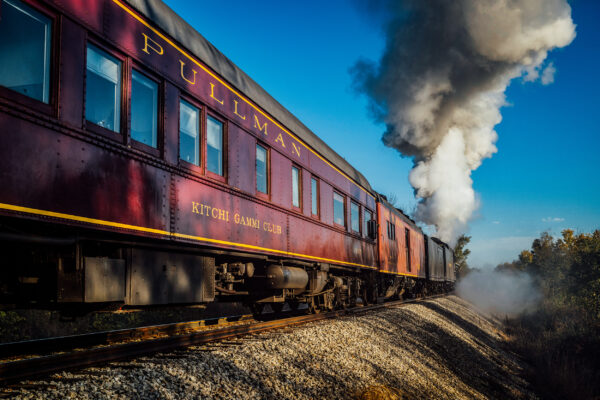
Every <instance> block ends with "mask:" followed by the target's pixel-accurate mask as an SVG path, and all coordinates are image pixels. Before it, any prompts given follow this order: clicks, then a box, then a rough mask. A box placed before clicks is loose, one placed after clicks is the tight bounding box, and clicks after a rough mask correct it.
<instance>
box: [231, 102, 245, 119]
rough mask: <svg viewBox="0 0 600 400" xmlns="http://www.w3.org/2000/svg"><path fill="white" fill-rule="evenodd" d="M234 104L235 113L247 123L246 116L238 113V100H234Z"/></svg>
mask: <svg viewBox="0 0 600 400" xmlns="http://www.w3.org/2000/svg"><path fill="white" fill-rule="evenodd" d="M233 104H234V107H233V108H234V110H233V113H234V114H235V115H237V116H238V117H240V118H241V119H243V120H244V121H245V120H246V116H245V115H240V114H239V113H238V102H237V100H233Z"/></svg>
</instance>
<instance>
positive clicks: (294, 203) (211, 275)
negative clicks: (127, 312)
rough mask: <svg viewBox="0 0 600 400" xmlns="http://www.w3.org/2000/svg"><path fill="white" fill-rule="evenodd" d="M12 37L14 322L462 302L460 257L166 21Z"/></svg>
mask: <svg viewBox="0 0 600 400" xmlns="http://www.w3.org/2000/svg"><path fill="white" fill-rule="evenodd" d="M0 37H2V41H1V42H0V177H1V181H0V182H1V190H0V249H1V252H0V260H1V265H2V267H1V268H0V303H1V304H3V305H15V304H17V305H28V306H43V307H48V306H50V307H54V306H57V307H60V306H68V305H73V304H76V305H113V306H114V305H120V306H134V307H143V306H159V305H176V304H179V305H186V304H192V305H193V304H207V303H211V302H215V301H217V302H227V301H240V302H244V303H245V304H248V305H250V306H252V307H253V308H254V309H256V310H260V309H261V308H262V307H264V306H265V305H267V304H268V305H270V307H271V308H273V309H275V310H277V309H281V308H282V307H283V305H284V304H288V305H289V306H290V307H291V308H296V307H299V306H300V305H301V304H305V305H306V307H307V308H308V309H309V310H311V311H313V312H319V311H321V310H332V309H336V308H340V307H347V306H352V305H355V304H357V302H363V303H372V302H380V301H383V300H384V299H386V298H392V297H403V296H418V295H422V294H426V293H433V292H442V291H447V290H449V289H451V288H452V286H453V284H454V282H455V279H456V277H455V272H454V270H455V269H454V255H453V251H452V249H451V248H450V247H449V246H448V244H446V243H444V242H442V241H441V240H439V239H437V238H434V237H430V236H428V235H426V234H424V233H423V231H422V230H421V229H420V228H419V227H418V226H417V224H416V223H415V221H413V220H412V219H411V218H409V216H408V215H407V214H405V213H404V212H403V211H402V210H400V209H398V208H396V207H394V206H393V205H392V204H390V203H389V202H388V201H387V199H386V197H385V196H383V195H381V194H379V193H377V192H376V191H375V190H374V189H373V188H372V187H371V185H370V184H369V182H368V180H367V179H366V178H365V177H364V176H363V175H362V174H361V173H360V172H359V171H357V170H356V169H355V168H354V167H352V166H351V165H350V164H349V163H348V162H347V161H346V160H345V159H344V158H342V157H341V156H340V155H338V154H337V153H336V152H335V151H333V150H332V149H331V148H330V147H329V146H328V145H327V144H325V142H323V141H322V140H321V139H320V138H319V137H318V136H317V135H316V134H314V133H313V132H312V131H310V130H309V129H308V128H307V127H306V126H305V125H304V124H302V122H300V121H299V120H298V119H297V118H296V117H295V116H294V115H292V114H291V113H290V112H289V111H288V110H286V109H285V108H284V107H283V106H282V105H280V104H279V103H278V102H277V101H276V100H275V99H274V98H272V97H271V96H270V95H269V94H268V93H267V92H266V91H265V90H264V89H263V88H261V87H260V86H259V85H258V84H257V83H255V82H254V81H253V80H252V79H251V78H250V77H249V76H248V75H246V74H245V73H244V72H243V71H242V70H241V69H240V68H238V67H237V66H236V65H235V64H234V63H233V62H231V61H230V60H229V59H228V58H227V57H226V56H224V55H223V54H222V53H221V52H220V51H218V50H217V49H216V48H215V47H214V46H213V45H212V44H211V43H209V42H208V41H207V40H206V39H205V38H204V37H202V36H201V35H200V34H199V33H198V32H197V31H196V30H194V28H192V27H191V26H190V25H189V24H188V23H186V22H185V21H184V20H183V19H182V18H181V17H180V16H178V15H177V14H176V13H175V12H173V11H172V10H171V9H170V8H169V7H168V6H166V5H165V4H164V3H162V2H160V1H145V0H90V1H86V2H81V1H79V0H0Z"/></svg>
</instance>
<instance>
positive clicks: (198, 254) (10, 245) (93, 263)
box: [0, 218, 378, 312]
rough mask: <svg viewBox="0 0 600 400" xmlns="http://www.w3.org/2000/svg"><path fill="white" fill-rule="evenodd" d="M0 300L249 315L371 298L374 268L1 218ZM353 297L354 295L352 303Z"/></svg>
mask: <svg viewBox="0 0 600 400" xmlns="http://www.w3.org/2000/svg"><path fill="white" fill-rule="evenodd" d="M0 254H2V256H1V257H0V263H1V268H0V303H1V304H3V305H19V306H26V307H34V308H36V307H41V308H45V307H51V308H65V307H74V306H77V307H80V308H81V307H83V308H85V307H86V306H87V307H88V308H90V309H102V308H107V309H114V308H115V307H117V308H120V307H143V306H156V305H171V304H179V305H181V304H202V303H209V302H213V301H215V300H216V301H219V302H227V301H238V302H243V303H246V304H247V305H249V306H251V307H252V308H253V309H254V310H255V312H260V311H261V310H262V308H263V307H264V306H265V305H267V304H269V305H270V307H271V308H272V309H273V310H275V311H278V310H281V309H282V308H283V306H284V304H286V303H287V304H288V305H289V307H290V308H291V309H295V308H298V307H299V306H300V304H303V303H304V304H306V306H307V307H308V309H309V310H310V311H312V312H319V311H321V310H323V311H325V310H333V309H339V308H344V307H348V306H353V305H355V304H356V303H357V301H363V302H367V301H368V302H371V301H375V300H376V299H377V297H378V294H377V292H376V291H374V287H375V285H376V278H375V276H376V275H375V274H376V273H375V272H374V271H363V270H361V269H359V268H354V267H352V268H349V267H341V266H335V265H330V264H327V263H311V262H306V261H300V260H294V259H281V258H276V257H272V256H266V255H260V254H248V253H238V252H235V251H225V250H217V249H214V248H200V247H198V246H192V245H187V246H182V245H175V244H174V243H170V242H166V241H164V240H162V241H157V240H150V239H148V240H140V239H139V238H135V237H131V236H125V235H117V234H114V233H99V232H98V231H96V230H82V229H76V228H70V227H65V226H59V225H56V224H51V223H46V224H43V223H42V224H41V223H39V222H33V221H26V220H17V219H12V218H2V219H0ZM359 299H361V300H359Z"/></svg>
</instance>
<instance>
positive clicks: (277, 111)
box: [126, 0, 374, 194]
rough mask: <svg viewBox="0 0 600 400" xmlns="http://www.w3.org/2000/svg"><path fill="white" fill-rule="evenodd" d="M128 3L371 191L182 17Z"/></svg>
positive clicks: (139, 1) (136, 0)
mask: <svg viewBox="0 0 600 400" xmlns="http://www.w3.org/2000/svg"><path fill="white" fill-rule="evenodd" d="M126 1H127V3H129V4H130V5H131V6H132V7H134V8H135V9H136V10H137V11H139V12H140V13H141V14H142V15H144V16H145V17H146V18H148V19H150V20H151V21H153V22H154V23H155V24H156V26H157V27H158V28H160V29H162V30H163V31H164V32H165V33H167V34H168V35H169V36H171V37H172V38H174V39H175V40H177V41H178V42H179V43H181V44H182V45H183V46H185V47H186V48H187V49H188V50H189V51H191V52H192V53H193V54H194V55H195V56H196V57H198V59H200V60H201V61H203V62H204V63H206V64H207V65H208V66H209V67H210V68H212V69H213V70H214V71H215V72H217V73H218V74H219V75H221V76H222V77H223V78H225V79H226V80H227V81H229V83H231V84H232V85H233V86H235V87H236V89H238V90H239V91H241V92H242V93H244V94H245V95H246V96H248V98H250V99H251V100H252V101H254V102H255V103H256V104H257V105H259V106H260V107H261V108H263V109H264V110H265V111H266V112H268V113H269V114H271V115H272V116H273V117H274V118H276V119H277V120H278V121H279V122H280V123H282V124H283V125H285V126H286V127H287V128H288V129H289V130H291V131H292V132H293V133H294V134H296V135H297V136H298V137H299V138H300V139H302V140H303V141H304V142H305V143H306V144H307V145H309V146H310V147H312V148H313V149H314V150H315V151H317V152H318V153H320V154H321V155H322V156H323V157H324V158H326V159H327V160H329V161H330V162H331V163H333V164H334V165H335V166H336V167H337V168H339V169H340V170H341V171H343V172H344V173H345V174H346V175H348V176H349V177H350V178H352V179H353V180H354V181H356V182H357V183H358V184H360V185H361V186H362V187H363V188H365V189H367V190H369V191H370V192H371V193H372V194H374V192H373V189H372V188H371V185H370V184H369V181H367V179H366V178H365V177H364V176H363V175H362V174H361V173H360V172H358V171H357V170H356V169H355V168H354V167H352V166H351V165H350V164H349V163H348V162H347V161H346V160H345V159H344V158H342V157H341V156H340V155H339V154H337V153H336V152H335V151H333V150H332V149H331V147H329V146H328V145H327V144H325V142H323V140H321V139H320V138H319V137H318V136H317V135H315V134H314V133H313V132H312V131H311V130H310V129H308V128H307V127H306V126H305V125H304V124H303V123H302V122H300V120H298V118H296V117H295V116H294V115H293V114H292V113H291V112H289V111H288V110H287V109H286V108H285V107H283V106H282V105H281V104H279V102H278V101H277V100H275V99H274V98H273V97H271V95H269V94H268V93H267V92H266V91H265V90H264V89H263V88H262V87H260V85H258V84H257V83H256V82H254V80H253V79H252V78H250V77H249V76H248V75H247V74H246V73H245V72H244V71H242V70H241V69H240V68H238V66H237V65H235V64H234V63H233V62H232V61H231V60H229V59H228V58H227V57H225V55H223V53H221V52H220V51H219V50H217V48H216V47H215V46H213V45H212V44H211V43H210V42H209V41H208V40H206V39H205V38H204V37H203V36H202V35H201V34H200V33H198V32H197V31H196V30H195V29H194V28H192V26H191V25H190V24H188V23H187V22H185V20H184V19H183V18H181V17H180V16H179V15H177V14H176V13H175V12H174V11H173V10H171V9H170V8H169V7H168V6H167V5H166V4H164V3H163V2H162V1H156V0H126Z"/></svg>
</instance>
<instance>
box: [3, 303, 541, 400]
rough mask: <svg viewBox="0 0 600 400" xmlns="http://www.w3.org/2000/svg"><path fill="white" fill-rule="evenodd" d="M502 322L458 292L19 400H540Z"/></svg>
mask: <svg viewBox="0 0 600 400" xmlns="http://www.w3.org/2000/svg"><path fill="white" fill-rule="evenodd" d="M521 368H522V366H521V364H520V361H519V360H518V359H517V358H516V357H514V356H513V355H512V354H511V353H510V352H508V351H506V350H505V349H504V343H503V340H502V337H501V336H500V333H499V324H498V323H497V322H496V321H494V320H491V319H486V318H485V317H483V316H482V315H480V314H478V313H477V312H476V311H474V309H473V308H472V307H471V306H470V305H469V303H466V302H465V301H463V300H461V299H459V298H458V297H455V296H450V297H447V298H440V299H436V300H429V301H426V302H423V303H418V304H410V305H407V306H405V307H402V308H395V309H389V310H383V311H378V312H373V313H371V314H368V315H361V316H348V317H345V318H341V319H338V320H334V321H324V322H321V323H316V324H311V325H306V326H303V327H300V328H298V329H293V330H286V331H283V332H275V333H266V334H261V335H256V336H253V337H251V338H248V339H243V340H240V341H238V342H237V344H236V345H232V344H223V345H213V346H209V347H194V348H190V349H187V350H184V351H180V352H177V353H175V354H173V353H171V354H164V355H157V356H154V357H144V358H139V359H137V360H134V361H131V362H125V363H115V364H113V365H112V366H111V367H104V368H91V369H87V370H84V371H81V372H76V373H62V374H57V375H54V376H53V377H52V378H51V379H48V380H46V381H44V382H36V383H35V384H33V385H29V386H27V387H23V388H17V389H15V392H13V393H12V394H13V395H15V396H16V398H20V399H25V398H36V399H37V398H52V399H59V398H60V399H63V398H69V397H71V398H78V399H79V398H81V399H86V398H123V399H126V398H127V399H129V398H143V399H152V398H161V399H193V398H206V399H213V398H214V399H265V398H277V399H349V398H353V397H356V396H357V395H358V394H359V393H361V392H362V391H364V390H365V388H368V387H373V386H377V385H384V386H386V387H389V388H395V389H399V390H400V391H402V392H403V393H404V394H405V395H406V397H405V398H411V399H432V398H435V399H443V398H448V399H484V398H508V399H511V398H533V397H534V396H533V394H532V393H531V392H529V391H528V389H527V384H526V382H524V381H523V380H522V379H521V378H519V373H520V371H521Z"/></svg>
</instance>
